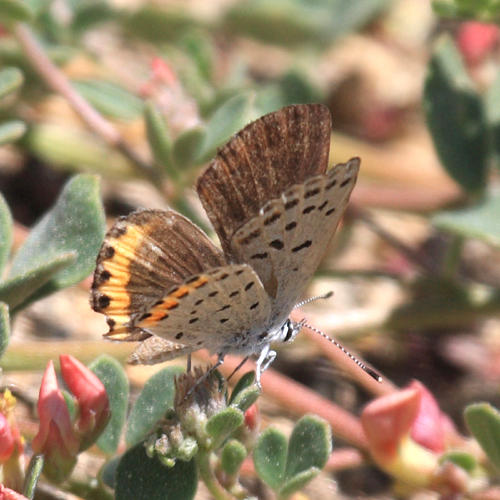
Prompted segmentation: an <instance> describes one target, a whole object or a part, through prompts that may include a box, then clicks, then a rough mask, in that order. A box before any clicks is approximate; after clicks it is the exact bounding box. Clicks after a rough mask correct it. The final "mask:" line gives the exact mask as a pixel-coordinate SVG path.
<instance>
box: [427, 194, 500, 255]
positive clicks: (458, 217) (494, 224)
mask: <svg viewBox="0 0 500 500" xmlns="http://www.w3.org/2000/svg"><path fill="white" fill-rule="evenodd" d="M499 213H500V192H487V193H486V194H485V197H484V198H483V199H482V200H481V201H480V202H479V203H476V204H475V205H473V206H471V207H467V208H462V209H460V210H453V211H448V212H441V213H438V214H436V215H435V216H434V217H433V218H432V223H433V224H434V225H435V226H436V227H438V228H440V229H443V230H445V231H449V232H452V233H456V234H459V235H462V236H466V237H467V238H479V239H482V240H485V241H487V242H488V243H490V244H492V245H496V246H498V245H500V220H499V217H498V214H499Z"/></svg>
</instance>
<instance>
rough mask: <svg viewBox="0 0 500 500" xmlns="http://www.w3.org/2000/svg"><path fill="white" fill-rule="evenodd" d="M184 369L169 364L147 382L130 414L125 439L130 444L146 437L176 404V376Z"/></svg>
mask: <svg viewBox="0 0 500 500" xmlns="http://www.w3.org/2000/svg"><path fill="white" fill-rule="evenodd" d="M183 371H184V370H183V368H181V367H179V366H168V367H166V368H164V369H163V370H160V371H159V372H158V373H155V374H154V375H153V376H152V377H151V378H150V379H149V380H148V381H147V382H146V383H145V384H144V388H143V389H142V391H141V393H140V394H139V397H138V398H137V400H136V402H135V404H134V406H133V407H132V410H131V412H130V415H129V419H128V426H127V432H126V435H125V440H126V441H127V444H128V445H129V446H131V445H134V444H136V443H138V442H139V441H141V440H142V439H144V438H145V437H146V435H147V434H148V432H150V431H151V429H152V428H153V427H154V425H155V424H156V423H157V422H158V420H160V419H161V418H162V417H163V416H164V415H165V413H166V411H167V410H168V409H170V408H173V406H174V396H175V386H174V378H175V376H176V375H179V374H180V373H182V372H183Z"/></svg>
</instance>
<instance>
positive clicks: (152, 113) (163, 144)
mask: <svg viewBox="0 0 500 500" xmlns="http://www.w3.org/2000/svg"><path fill="white" fill-rule="evenodd" d="M144 121H145V122H146V134H147V137H148V142H149V147H150V148H151V151H152V153H153V156H154V159H155V162H156V163H157V164H158V165H159V166H160V167H162V169H164V170H165V172H166V173H167V175H168V176H169V177H170V178H172V179H174V180H175V179H177V178H178V176H179V172H178V170H177V169H176V168H175V167H174V165H173V159H172V141H171V139H170V133H169V131H168V128H167V124H166V123H165V120H164V119H163V116H162V115H161V113H160V112H159V111H158V109H157V108H156V106H155V105H154V104H153V103H152V102H148V103H146V106H145V107H144Z"/></svg>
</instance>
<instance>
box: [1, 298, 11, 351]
mask: <svg viewBox="0 0 500 500" xmlns="http://www.w3.org/2000/svg"><path fill="white" fill-rule="evenodd" d="M9 340H10V320H9V306H8V305H7V304H4V303H3V302H0V358H1V357H2V355H3V353H4V352H5V349H7V346H8V345H9Z"/></svg>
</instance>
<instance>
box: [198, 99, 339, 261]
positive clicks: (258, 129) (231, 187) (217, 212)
mask: <svg viewBox="0 0 500 500" xmlns="http://www.w3.org/2000/svg"><path fill="white" fill-rule="evenodd" d="M330 131H331V120H330V112H329V111H328V108H326V107H325V106H323V105H321V104H302V105H296V106H288V107H286V108H283V109H281V110H279V111H276V112H274V113H270V114H268V115H265V116H263V117H262V118H260V119H258V120H257V121H255V122H253V123H251V124H250V125H247V126H246V127H245V128H244V129H243V130H241V131H240V132H238V133H237V134H236V135H235V136H234V137H233V138H232V139H231V140H230V141H229V142H228V143H227V144H226V145H225V146H224V147H223V148H221V149H220V151H219V152H218V154H217V156H216V157H215V159H214V160H213V161H212V162H211V164H210V165H209V166H208V167H207V169H206V170H205V171H204V172H203V173H202V174H201V175H200V177H199V178H198V180H197V184H196V188H197V190H198V195H199V197H200V199H201V202H202V203H203V206H204V208H205V210H206V212H207V214H208V217H209V218H210V221H211V222H212V225H213V226H214V229H215V231H216V232H217V234H218V236H219V239H220V240H221V245H222V248H223V250H224V252H225V253H226V255H228V256H231V245H230V242H231V238H232V236H233V234H234V232H235V231H236V230H237V229H239V228H240V227H241V226H243V224H245V223H246V222H248V221H249V220H250V219H252V218H253V217H255V216H257V214H258V213H259V210H260V209H261V208H262V207H263V206H264V205H265V203H267V202H268V201H269V200H271V199H273V198H278V197H279V196H281V193H283V192H284V191H286V190H287V189H288V188H289V187H291V186H293V185H295V184H301V183H303V182H304V181H305V180H306V179H307V178H309V177H311V176H314V175H319V174H323V173H324V172H325V171H326V167H327V165H328V153H329V148H330Z"/></svg>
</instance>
